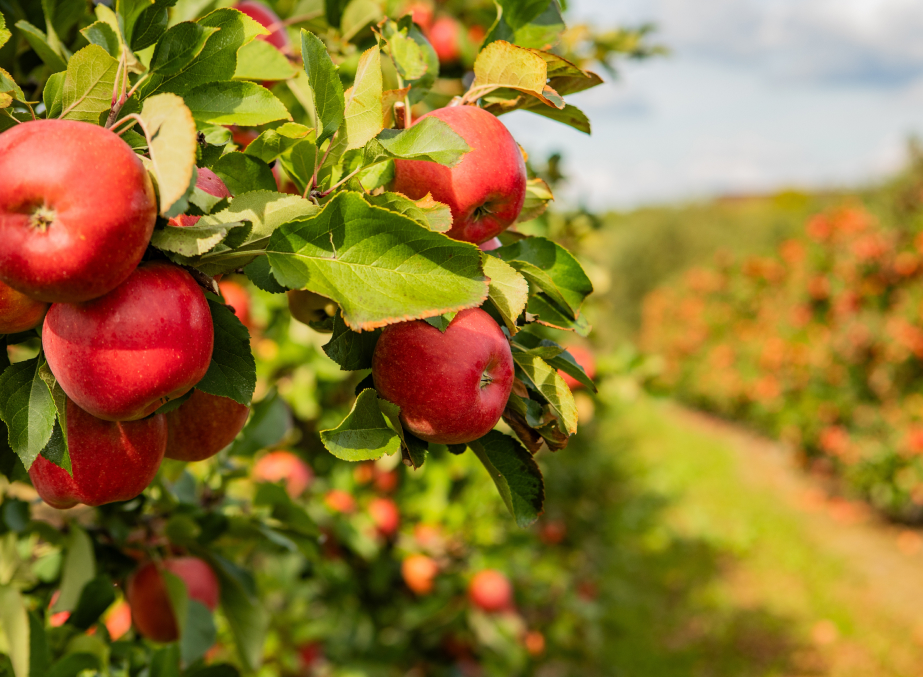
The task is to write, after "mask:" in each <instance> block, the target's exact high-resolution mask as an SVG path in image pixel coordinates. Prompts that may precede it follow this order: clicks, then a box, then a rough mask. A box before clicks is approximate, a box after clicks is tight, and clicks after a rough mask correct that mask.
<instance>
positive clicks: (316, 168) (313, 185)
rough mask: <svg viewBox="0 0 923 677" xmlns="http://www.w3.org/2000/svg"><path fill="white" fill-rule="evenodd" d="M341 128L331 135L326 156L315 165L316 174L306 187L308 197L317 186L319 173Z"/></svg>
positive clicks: (305, 192) (305, 191)
mask: <svg viewBox="0 0 923 677" xmlns="http://www.w3.org/2000/svg"><path fill="white" fill-rule="evenodd" d="M339 133H340V132H339V130H338V131H336V132H334V133H333V136H331V137H330V142H329V143H328V144H327V150H326V151H324V157H323V158H321V161H320V164H316V165H314V176H312V177H311V182H310V183H309V184H308V186H307V188H305V189H304V196H303V197H305V198H306V197H307V196H308V193H309V192H310V191H311V190H312V189H314V188H317V173H318V172H319V171H320V169H321V167H323V166H324V163H325V162H326V161H327V156H328V155H330V149H331V148H333V142H334V141H336V138H337V135H338V134H339Z"/></svg>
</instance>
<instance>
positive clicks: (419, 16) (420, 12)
mask: <svg viewBox="0 0 923 677" xmlns="http://www.w3.org/2000/svg"><path fill="white" fill-rule="evenodd" d="M402 13H403V14H410V16H411V18H412V19H413V22H414V23H415V24H416V25H417V26H419V27H420V28H422V29H423V30H424V31H429V28H430V26H432V25H433V7H432V5H431V4H428V3H426V2H411V3H409V4H408V5H407V6H406V7H405V9H404V11H403V12H402Z"/></svg>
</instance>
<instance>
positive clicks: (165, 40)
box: [143, 21, 219, 91]
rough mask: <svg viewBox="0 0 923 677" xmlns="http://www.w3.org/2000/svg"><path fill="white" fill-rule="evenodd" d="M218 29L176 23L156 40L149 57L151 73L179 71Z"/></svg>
mask: <svg viewBox="0 0 923 677" xmlns="http://www.w3.org/2000/svg"><path fill="white" fill-rule="evenodd" d="M218 30H219V29H218V28H217V27H215V26H203V25H201V24H197V23H193V22H191V21H184V22H182V23H178V24H176V25H175V26H173V27H172V28H170V30H168V31H167V32H166V33H164V35H163V37H162V38H161V39H160V40H159V41H158V42H157V47H156V48H155V49H154V55H153V56H152V57H151V67H150V70H151V74H152V75H153V74H155V73H156V74H157V76H158V77H163V78H165V77H167V76H171V75H176V74H177V73H180V72H181V71H182V70H183V69H185V68H187V67H188V66H189V65H190V64H191V63H192V62H193V61H194V60H195V59H196V58H197V57H198V56H199V55H200V54H201V53H202V50H203V49H204V48H205V43H207V42H208V41H209V38H210V37H211V36H212V35H213V34H214V33H216V32H218ZM143 91H146V90H143Z"/></svg>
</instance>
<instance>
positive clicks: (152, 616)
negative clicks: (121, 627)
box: [125, 557, 221, 642]
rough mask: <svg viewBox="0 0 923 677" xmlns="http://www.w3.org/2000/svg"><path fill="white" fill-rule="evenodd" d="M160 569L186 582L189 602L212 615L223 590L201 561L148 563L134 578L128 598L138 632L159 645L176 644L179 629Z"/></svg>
mask: <svg viewBox="0 0 923 677" xmlns="http://www.w3.org/2000/svg"><path fill="white" fill-rule="evenodd" d="M158 566H159V567H162V568H163V569H164V570H166V571H168V572H170V573H171V574H173V575H174V576H177V577H179V578H180V579H182V581H183V583H185V584H186V591H187V593H188V595H189V599H191V600H192V599H194V600H196V601H198V602H201V603H202V604H204V605H205V606H206V607H208V609H209V610H210V611H214V610H215V608H216V607H217V606H218V598H219V596H220V594H221V589H220V587H219V584H218V577H217V576H215V572H214V571H212V569H211V567H210V566H208V564H206V563H205V562H204V561H203V560H201V559H199V558H197V557H172V558H169V559H165V560H163V562H161V563H160V564H159V565H158V564H157V563H155V562H148V563H147V564H144V565H142V566H141V567H140V568H139V569H138V570H137V571H135V573H134V574H132V576H131V578H129V579H128V585H127V586H126V589H125V597H126V598H127V600H128V605H129V606H130V607H131V618H132V621H133V622H134V624H135V627H136V628H137V629H138V632H140V633H141V634H142V635H144V636H145V637H147V638H148V639H152V640H154V641H155V642H175V641H176V640H177V639H179V627H178V625H177V623H176V615H175V614H174V612H173V607H172V606H171V605H170V596H169V595H168V593H167V586H166V584H165V583H164V580H163V576H162V575H161V573H160V568H158Z"/></svg>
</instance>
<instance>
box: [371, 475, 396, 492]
mask: <svg viewBox="0 0 923 677" xmlns="http://www.w3.org/2000/svg"><path fill="white" fill-rule="evenodd" d="M399 481H400V477H399V476H398V474H397V471H396V470H378V469H376V470H375V489H376V490H377V491H380V492H381V493H383V494H390V493H391V492H392V491H394V490H395V489H397V483H398V482H399Z"/></svg>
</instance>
